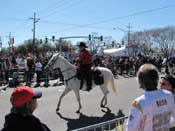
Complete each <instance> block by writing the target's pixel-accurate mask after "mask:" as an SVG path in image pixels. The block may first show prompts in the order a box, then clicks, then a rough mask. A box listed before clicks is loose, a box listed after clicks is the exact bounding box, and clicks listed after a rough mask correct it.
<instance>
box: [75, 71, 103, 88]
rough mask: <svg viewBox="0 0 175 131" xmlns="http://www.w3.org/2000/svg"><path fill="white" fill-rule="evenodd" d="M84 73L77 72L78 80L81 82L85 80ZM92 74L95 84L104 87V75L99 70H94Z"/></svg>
mask: <svg viewBox="0 0 175 131" xmlns="http://www.w3.org/2000/svg"><path fill="white" fill-rule="evenodd" d="M82 73H83V72H80V71H78V70H77V78H78V79H79V80H83V79H84V77H82ZM90 74H91V75H92V80H94V83H95V84H96V85H102V84H103V83H104V78H103V74H102V72H101V71H100V70H99V69H98V68H92V69H91V73H90ZM83 75H84V74H83ZM86 75H87V74H86ZM87 77H88V76H87Z"/></svg>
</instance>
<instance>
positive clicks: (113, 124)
mask: <svg viewBox="0 0 175 131" xmlns="http://www.w3.org/2000/svg"><path fill="white" fill-rule="evenodd" d="M127 119H128V116H126V117H120V118H116V119H113V120H109V121H106V122H102V123H99V124H94V125H90V126H87V127H83V128H79V129H75V130H72V131H124V129H125V128H126V120H127Z"/></svg>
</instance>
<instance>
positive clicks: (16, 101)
mask: <svg viewBox="0 0 175 131" xmlns="http://www.w3.org/2000/svg"><path fill="white" fill-rule="evenodd" d="M41 96H42V93H41V92H40V91H33V90H32V89H31V88H30V87H28V86H21V87H18V88H15V89H14V90H13V92H12V94H11V98H10V101H11V104H12V108H11V111H10V113H9V114H7V115H6V116H5V123H4V128H3V129H2V130H1V131H51V130H50V129H49V128H48V127H47V126H46V125H45V124H43V123H42V122H41V121H40V120H39V119H38V118H36V117H35V116H34V115H33V112H34V110H35V109H36V107H37V98H40V97H41Z"/></svg>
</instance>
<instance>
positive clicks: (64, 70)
mask: <svg viewBox="0 0 175 131" xmlns="http://www.w3.org/2000/svg"><path fill="white" fill-rule="evenodd" d="M71 69H73V68H72V67H70V68H67V69H65V70H63V71H61V73H62V74H63V73H64V72H66V71H68V70H71ZM76 76H77V75H74V76H72V77H70V78H68V79H66V80H64V81H65V82H66V84H67V85H68V81H69V80H71V79H72V78H74V77H76Z"/></svg>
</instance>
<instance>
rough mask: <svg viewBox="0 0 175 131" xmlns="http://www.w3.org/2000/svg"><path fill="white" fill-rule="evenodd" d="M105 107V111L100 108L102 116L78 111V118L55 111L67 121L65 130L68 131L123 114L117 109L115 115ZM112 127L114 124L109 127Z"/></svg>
mask: <svg viewBox="0 0 175 131" xmlns="http://www.w3.org/2000/svg"><path fill="white" fill-rule="evenodd" d="M105 109H106V110H107V111H105V110H104V109H103V110H102V112H104V113H105V114H104V115H103V116H102V117H98V116H86V115H85V114H83V113H80V116H79V118H78V119H71V118H67V117H64V116H62V115H61V114H60V113H59V112H57V115H58V116H59V117H60V118H62V119H64V120H65V121H67V130H66V131H70V130H74V129H78V128H82V127H86V126H90V125H93V124H98V123H101V122H104V121H108V120H112V119H115V118H119V117H123V116H125V115H124V114H123V112H122V110H119V111H118V113H117V115H115V114H114V113H111V110H110V109H109V108H108V107H105ZM113 128H115V125H114V124H113V125H112V127H111V129H113Z"/></svg>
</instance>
